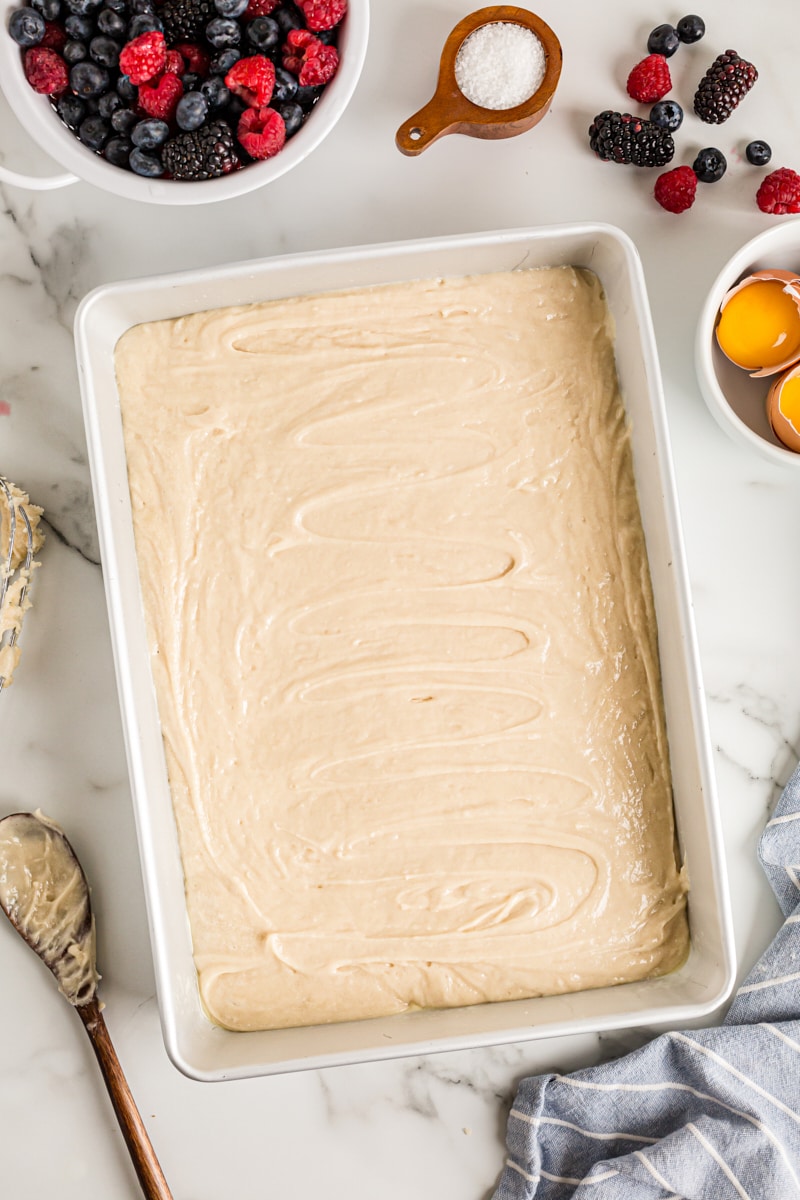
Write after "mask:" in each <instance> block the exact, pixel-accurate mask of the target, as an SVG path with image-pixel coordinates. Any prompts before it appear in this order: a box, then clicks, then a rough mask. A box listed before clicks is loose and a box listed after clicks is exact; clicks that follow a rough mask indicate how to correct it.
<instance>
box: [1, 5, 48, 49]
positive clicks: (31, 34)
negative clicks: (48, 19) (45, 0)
mask: <svg viewBox="0 0 800 1200" xmlns="http://www.w3.org/2000/svg"><path fill="white" fill-rule="evenodd" d="M8 32H9V33H10V34H11V36H12V38H13V39H14V41H15V42H16V43H17V45H18V46H38V45H39V42H40V41H41V40H42V38H43V37H44V35H45V24H44V17H43V16H42V14H41V13H39V12H37V11H36V9H35V8H15V9H14V11H13V12H12V14H11V17H10V19H9V22H8Z"/></svg>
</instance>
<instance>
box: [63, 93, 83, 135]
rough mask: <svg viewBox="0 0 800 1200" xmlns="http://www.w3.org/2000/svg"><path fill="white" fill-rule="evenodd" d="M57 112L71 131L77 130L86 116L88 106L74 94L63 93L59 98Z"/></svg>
mask: <svg viewBox="0 0 800 1200" xmlns="http://www.w3.org/2000/svg"><path fill="white" fill-rule="evenodd" d="M56 112H57V113H58V115H59V116H60V117H61V120H62V121H63V122H64V124H65V125H66V126H67V127H68V128H69V129H72V130H75V129H77V128H78V126H79V125H80V123H81V121H82V120H83V118H84V117H85V116H86V105H85V104H84V102H83V100H81V98H80V97H79V96H75V95H73V93H72V92H62V94H61V95H60V96H59V97H58V103H57V104H56Z"/></svg>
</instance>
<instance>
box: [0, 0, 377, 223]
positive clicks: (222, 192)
mask: <svg viewBox="0 0 800 1200" xmlns="http://www.w3.org/2000/svg"><path fill="white" fill-rule="evenodd" d="M17 6H18V0H0V25H2V28H1V29H0V81H2V83H1V84H0V87H1V89H2V92H3V95H4V96H5V98H6V100H7V101H8V105H9V107H10V108H11V111H12V113H13V114H14V116H15V117H16V119H17V120H18V121H19V122H20V124H21V125H22V126H23V128H24V129H26V130H27V132H28V133H29V134H30V136H31V138H32V140H33V141H34V142H35V143H36V144H37V145H38V146H39V147H40V148H41V149H42V150H43V151H44V152H45V153H46V154H48V155H49V156H50V157H51V158H52V159H54V160H55V161H56V162H57V163H59V164H60V166H62V167H64V168H66V169H67V170H68V171H70V172H72V173H73V174H74V175H76V176H77V177H78V179H79V180H81V181H82V182H84V183H89V184H93V185H95V186H97V187H99V188H101V189H103V190H104V191H106V192H111V193H113V194H114V195H117V196H122V197H124V198H125V199H128V200H142V201H145V202H148V203H152V204H168V205H169V204H173V205H194V204H209V203H214V202H215V201H218V200H226V199H230V198H232V197H234V196H241V195H244V194H245V193H247V192H251V191H254V190H255V189H256V188H259V187H263V186H264V185H266V184H268V183H271V182H272V181H273V180H274V179H278V178H279V177H280V176H281V175H285V174H286V173H287V171H290V170H291V169H292V167H295V166H297V164H298V163H300V162H302V160H303V159H304V158H306V157H307V156H308V155H309V154H310V153H311V152H312V151H313V150H314V149H315V148H316V147H317V146H318V145H319V144H320V142H322V141H323V139H324V138H325V137H326V136H327V134H329V133H330V132H331V130H332V129H333V127H334V126H335V125H336V123H337V122H338V120H339V118H340V117H341V115H342V113H343V112H344V110H345V108H346V107H347V105H348V104H349V102H350V100H351V98H352V95H353V93H354V91H355V89H356V86H357V84H358V81H359V78H360V76H361V71H362V69H363V66H364V61H365V58H366V52H367V43H368V40H369V0H349V5H348V13H347V16H346V18H345V22H344V24H343V26H342V32H341V40H340V47H341V51H342V53H341V61H340V65H339V69H338V71H337V72H336V75H335V77H334V78H333V79H332V80H331V82H330V84H329V85H328V86H327V87H326V88H325V92H324V93H323V95H322V96H320V98H319V100H318V102H317V104H316V105H315V106H314V120H312V121H308V122H307V123H306V124H304V125H303V127H302V128H301V129H299V130H298V131H297V133H296V134H295V135H294V137H293V138H292V139H291V140H290V141H289V142H287V144H286V146H285V147H284V148H283V149H282V150H281V151H280V153H279V154H277V155H275V157H274V158H271V159H268V160H266V161H264V162H256V163H250V164H248V165H247V167H245V168H242V169H241V170H238V171H233V172H231V174H230V175H223V176H221V177H220V178H218V179H206V180H198V181H196V182H180V183H176V182H175V181H174V180H165V179H147V178H145V177H144V176H139V175H136V174H134V173H133V172H131V171H125V170H122V169H121V168H119V167H114V166H112V164H111V163H108V162H106V160H105V159H104V158H102V157H101V156H100V155H99V154H95V153H94V151H91V150H89V149H88V148H87V147H86V146H83V145H82V144H81V143H80V142H79V141H78V139H77V138H76V137H75V136H74V134H72V133H71V132H70V130H69V129H67V127H66V126H65V125H63V124H62V122H61V121H60V120H59V119H58V118H57V117H56V115H55V114H54V113H53V112H52V109H51V105H50V100H49V97H47V96H41V95H38V94H37V93H36V92H34V91H33V89H32V88H31V87H30V86H29V85H28V82H27V80H26V79H25V75H24V71H23V66H22V55H21V54H20V52H19V50H20V48H19V47H18V46H17V44H16V43H15V42H14V41H13V40H12V39H11V37H10V36H9V35H8V30H7V14H8V13H9V12H10V11H11V10H12V9H13V8H16V7H17Z"/></svg>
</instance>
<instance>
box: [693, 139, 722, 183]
mask: <svg viewBox="0 0 800 1200" xmlns="http://www.w3.org/2000/svg"><path fill="white" fill-rule="evenodd" d="M727 167H728V163H727V160H726V158H725V155H724V154H723V153H722V151H721V150H717V148H716V146H709V147H708V148H707V149H705V150H701V151H700V153H699V154H698V156H697V158H696V159H695V160H694V162H693V163H692V170H693V171H694V173H695V175H696V176H697V178H698V179H699V180H700V182H701V183H716V182H717V180H718V179H722V176H723V175H724V174H725V171H726V170H727Z"/></svg>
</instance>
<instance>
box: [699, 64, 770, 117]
mask: <svg viewBox="0 0 800 1200" xmlns="http://www.w3.org/2000/svg"><path fill="white" fill-rule="evenodd" d="M757 79H758V71H757V70H756V69H755V67H754V66H753V64H752V63H749V62H747V61H746V60H745V59H743V58H740V57H739V55H738V54H737V53H736V51H735V50H726V51H725V53H724V54H718V55H717V57H716V58H715V59H714V61H713V63H712V64H711V66H710V67H709V68H708V70H707V71H706V73H705V75H704V76H703V78H702V79H701V80H700V83H699V85H698V88H697V91H696V93H695V97H694V111H695V112H696V113H697V115H698V117H699V118H700V120H701V121H707V122H708V123H709V124H710V125H721V124H722V122H723V121H727V119H728V117H729V116H730V115H731V113H732V112H733V110H734V109H735V108H736V107H737V105H738V104H740V103H741V101H742V100H743V99H744V97H745V96H746V95H747V93H748V92H749V91H750V89H751V87H752V86H753V84H754V83H755V82H756V80H757Z"/></svg>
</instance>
